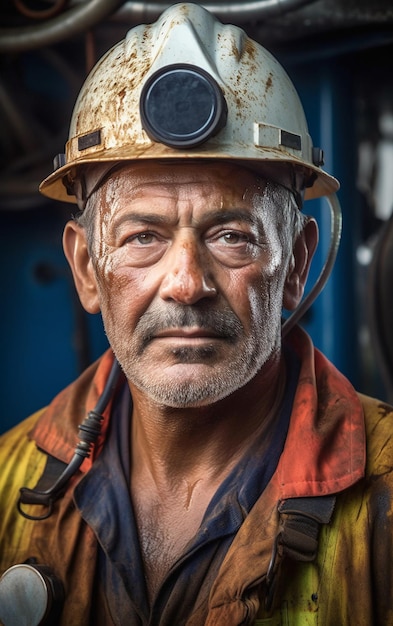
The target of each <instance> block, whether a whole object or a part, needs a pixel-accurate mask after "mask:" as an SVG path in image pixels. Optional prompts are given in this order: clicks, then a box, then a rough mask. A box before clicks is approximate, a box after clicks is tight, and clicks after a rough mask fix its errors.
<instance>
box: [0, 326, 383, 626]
mask: <svg viewBox="0 0 393 626" xmlns="http://www.w3.org/2000/svg"><path fill="white" fill-rule="evenodd" d="M289 343H290V344H291V347H292V349H294V350H295V352H296V353H297V354H298V356H299V358H300V360H301V369H300V374H299V381H298V387H297V391H296V394H295V399H294V403H293V409H292V414H291V419H290V427H289V431H288V435H287V439H286V443H285V447H284V451H283V453H282V455H281V458H280V461H279V464H278V466H277V469H276V471H275V473H274V475H273V478H272V479H271V481H270V483H269V484H268V486H267V488H266V489H265V490H264V491H263V493H262V494H261V495H260V497H259V499H258V500H257V502H256V504H255V505H254V507H253V508H252V510H251V511H250V513H249V514H248V516H247V517H246V519H245V521H244V523H243V525H242V526H241V528H240V530H239V532H238V534H237V535H236V537H235V539H234V541H233V543H232V545H231V547H230V548H229V550H228V553H227V555H226V557H225V558H224V561H223V563H222V565H221V567H220V569H219V572H218V575H217V576H216V577H215V580H213V581H211V584H210V585H209V593H208V594H207V596H206V597H202V598H201V597H200V598H198V601H197V602H196V604H195V606H190V611H189V618H188V620H187V621H186V624H185V625H184V626H202V625H203V624H204V625H206V626H240V625H247V624H248V625H258V626H261V625H266V626H278V625H282V626H306V625H310V626H311V625H317V624H318V625H320V626H344V625H345V626H393V581H392V573H393V558H392V557H393V554H392V535H393V523H392V521H393V520H392V507H393V505H392V491H393V479H392V465H393V437H392V432H393V414H392V409H391V408H390V407H389V406H386V405H385V404H384V403H382V402H379V401H377V400H374V399H371V398H367V397H365V396H362V395H359V394H357V393H355V391H354V390H353V388H352V386H351V385H350V383H349V382H348V381H347V380H346V379H345V378H344V377H343V376H342V375H341V374H340V373H339V372H337V370H336V369H335V368H334V367H333V366H332V365H331V364H330V363H329V362H328V361H327V360H326V359H325V357H324V356H323V355H322V354H321V353H319V352H318V351H317V350H315V349H314V348H313V346H312V343H311V340H310V339H309V337H308V336H307V335H306V334H305V333H304V332H303V331H301V330H300V329H295V330H294V331H292V332H291V334H290V337H289ZM112 360H113V356H112V354H111V353H110V352H107V353H106V354H105V355H104V356H103V357H102V359H100V361H99V362H97V363H96V364H94V365H93V366H92V367H91V368H89V370H87V371H86V372H85V373H84V374H83V375H82V376H81V377H80V379H78V381H76V382H75V383H73V384H72V385H71V386H70V387H69V388H67V389H66V390H64V391H63V392H62V393H61V394H60V395H59V396H58V397H57V398H55V400H54V401H53V402H52V403H51V405H50V406H49V407H48V408H47V409H45V410H43V411H40V412H39V413H37V414H35V415H33V416H32V417H31V418H29V419H28V420H26V421H25V422H23V423H21V424H19V425H18V426H16V427H15V428H14V429H13V430H12V431H10V432H9V433H7V434H6V435H4V436H3V437H1V438H0V467H1V474H0V574H1V573H2V572H3V571H5V570H6V569H7V568H8V567H10V566H11V565H14V564H16V563H21V562H23V561H25V560H26V559H27V558H31V557H35V558H36V559H37V561H38V562H39V563H43V564H45V565H48V566H50V567H51V568H52V569H53V570H54V572H55V573H56V574H57V576H58V577H59V578H60V579H61V580H62V581H63V583H64V585H65V593H66V602H65V606H64V610H63V613H62V619H61V623H60V624H59V626H89V625H91V626H101V625H105V626H110V625H112V624H113V622H112V621H111V618H110V617H109V615H106V614H105V610H103V611H102V612H100V614H97V612H95V610H94V606H95V604H97V597H98V595H99V593H100V592H99V590H98V589H97V588H96V584H95V574H96V557H97V543H96V539H95V536H94V533H93V532H92V530H91V529H90V528H89V527H88V526H87V525H86V524H85V523H84V521H83V520H82V519H81V517H80V515H79V512H78V511H77V509H76V507H75V504H74V501H73V490H74V488H75V485H76V484H77V483H78V482H79V480H80V479H81V477H82V476H83V475H84V474H85V473H86V472H88V471H89V468H90V467H91V464H92V463H93V462H94V460H95V458H96V457H97V456H98V455H99V454H100V450H101V449H102V446H103V444H104V442H105V435H106V431H107V426H108V422H109V419H110V413H111V407H110V406H109V407H108V409H107V411H106V413H105V420H104V425H103V431H102V435H101V438H100V440H99V441H98V443H97V445H96V447H95V450H94V452H93V454H92V458H91V459H87V460H85V461H84V463H83V465H82V467H81V471H80V472H79V473H78V475H77V476H75V477H74V478H73V479H72V481H71V482H70V484H69V486H68V488H67V490H66V492H65V494H64V497H63V498H62V499H61V500H59V501H58V502H57V504H56V506H55V510H54V513H53V515H52V516H51V517H50V518H48V519H46V520H43V521H39V522H36V521H31V520H26V519H24V518H22V517H21V516H20V514H19V513H18V511H17V506H16V503H17V500H18V495H19V489H20V487H22V486H27V487H31V488H32V487H34V486H35V485H36V483H37V482H38V479H39V478H40V476H41V475H42V473H43V471H44V467H45V463H46V459H47V453H48V454H50V455H52V456H55V457H57V458H59V459H61V460H62V461H64V462H69V461H70V459H71V457H72V456H73V450H74V447H75V444H76V442H77V425H78V424H80V423H81V421H82V420H83V418H84V416H85V414H86V412H87V411H88V410H91V409H92V408H93V407H94V405H95V403H96V401H97V398H98V396H99V394H100V393H101V392H102V389H103V387H104V384H105V381H106V379H107V377H108V372H109V370H110V367H111V363H112ZM329 494H336V505H335V509H334V512H333V516H332V519H331V521H330V523H329V524H326V525H322V527H321V531H320V536H319V544H318V551H317V556H316V559H315V560H314V561H313V562H302V561H297V560H293V559H291V558H288V557H287V556H285V555H282V554H280V553H279V554H278V558H277V561H276V564H275V572H274V588H273V589H272V590H271V598H272V602H271V607H270V608H266V602H265V600H266V599H265V595H266V572H267V570H268V568H269V563H270V560H271V556H272V550H273V545H274V543H275V539H276V537H277V535H278V534H279V533H280V528H281V518H280V515H279V512H278V507H279V504H280V503H281V502H282V501H285V500H286V499H288V498H304V497H307V498H309V497H320V496H325V495H329ZM31 512H33V507H32V508H31ZM100 606H101V605H100ZM102 606H104V603H103V604H102ZM130 626H132V625H130ZM174 626H176V625H174Z"/></svg>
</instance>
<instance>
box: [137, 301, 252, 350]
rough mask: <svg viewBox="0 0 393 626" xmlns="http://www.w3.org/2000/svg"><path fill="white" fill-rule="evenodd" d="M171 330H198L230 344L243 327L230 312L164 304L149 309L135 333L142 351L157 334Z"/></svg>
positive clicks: (206, 307)
mask: <svg viewBox="0 0 393 626" xmlns="http://www.w3.org/2000/svg"><path fill="white" fill-rule="evenodd" d="M172 328H201V329H203V330H204V331H207V332H209V333H212V335H214V336H217V337H221V338H223V339H226V340H227V341H229V342H230V343H234V342H235V341H236V340H237V339H238V337H239V336H240V335H241V334H242V332H243V325H242V323H241V321H240V320H239V318H238V317H237V315H236V314H235V313H234V312H233V311H232V309H229V308H223V309H217V308H212V307H210V306H209V307H208V306H203V307H202V306H192V305H187V307H183V306H180V305H177V304H167V305H165V308H161V307H160V308H159V309H158V308H151V309H149V310H147V311H146V312H145V313H144V314H143V315H142V316H141V317H140V318H139V321H138V323H137V325H136V327H135V331H134V334H135V335H136V336H137V337H138V339H139V344H140V346H141V351H143V350H144V348H145V347H146V346H147V344H148V343H149V342H150V341H151V340H152V339H154V337H155V336H156V335H157V334H158V333H161V332H165V331H166V330H170V329H172Z"/></svg>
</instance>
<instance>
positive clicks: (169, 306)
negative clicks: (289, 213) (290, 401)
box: [90, 162, 291, 407]
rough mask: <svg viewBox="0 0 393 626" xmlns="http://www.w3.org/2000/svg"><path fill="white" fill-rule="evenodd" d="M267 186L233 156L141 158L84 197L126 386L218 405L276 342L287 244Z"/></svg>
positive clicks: (183, 401)
mask: <svg viewBox="0 0 393 626" xmlns="http://www.w3.org/2000/svg"><path fill="white" fill-rule="evenodd" d="M265 187H266V186H265V183H264V182H261V181H260V180H259V179H257V178H256V176H254V174H252V173H251V172H249V171H248V170H246V169H243V168H239V167H238V166H236V167H235V166H233V165H230V164H223V163H217V164H214V165H212V164H203V163H195V162H193V163H181V164H176V165H174V164H161V163H148V162H144V163H139V164H137V165H135V164H134V165H130V166H126V167H124V168H122V169H121V170H119V171H117V172H116V173H115V174H113V176H112V177H111V178H110V179H109V180H107V181H106V182H105V183H104V184H103V186H102V187H101V188H100V189H99V190H98V191H97V192H96V194H95V195H94V196H93V198H92V199H91V200H90V201H91V202H93V203H94V210H95V212H96V214H97V222H96V243H95V246H94V250H93V258H92V260H93V266H94V273H95V281H96V284H97V292H98V299H99V303H100V308H101V312H102V317H103V321H104V325H105V330H106V333H107V336H108V339H109V341H110V344H111V346H112V348H113V351H114V353H115V355H116V357H117V359H118V361H119V363H120V364H121V366H122V368H123V370H124V372H125V374H126V376H127V378H128V380H129V381H130V384H131V386H133V385H135V386H136V387H137V388H139V389H140V390H142V391H143V393H145V394H146V395H147V396H148V397H149V398H150V399H151V400H153V401H154V402H157V403H159V404H160V405H167V406H172V407H187V406H188V407H191V406H203V405H208V404H211V403H213V402H216V401H218V400H220V399H222V398H224V397H226V396H228V395H229V394H232V393H234V392H236V391H237V390H238V389H240V388H242V387H243V386H244V385H245V384H246V383H248V382H249V381H250V380H251V379H253V378H254V377H255V376H256V374H257V373H258V372H259V371H260V370H261V368H263V366H265V365H266V364H267V363H268V361H269V359H270V358H271V357H272V356H273V355H275V354H276V353H277V351H278V350H279V347H280V326H281V321H280V320H281V309H282V300H283V288H284V281H285V277H286V272H287V268H288V262H289V258H290V256H291V246H290V245H288V246H285V248H286V249H284V246H283V243H282V238H280V237H279V228H278V224H277V215H276V210H275V206H274V204H273V202H272V200H271V199H270V198H269V194H268V193H267V189H266V188H265ZM284 197H286V196H284Z"/></svg>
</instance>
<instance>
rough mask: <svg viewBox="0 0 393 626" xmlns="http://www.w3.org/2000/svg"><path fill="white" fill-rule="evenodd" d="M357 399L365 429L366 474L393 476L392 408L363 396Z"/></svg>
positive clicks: (375, 399)
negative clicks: (361, 408) (360, 405)
mask: <svg viewBox="0 0 393 626" xmlns="http://www.w3.org/2000/svg"><path fill="white" fill-rule="evenodd" d="M359 399H360V401H361V403H362V406H363V411H364V419H365V427H366V437H367V447H366V450H367V474H369V475H373V476H377V475H386V474H387V473H391V474H392V476H393V473H392V468H393V437H392V433H393V406H391V405H390V404H388V403H386V402H384V401H382V400H378V399H377V398H372V397H370V396H366V395H363V394H359Z"/></svg>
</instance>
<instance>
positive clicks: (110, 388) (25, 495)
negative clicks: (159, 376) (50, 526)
mask: <svg viewBox="0 0 393 626" xmlns="http://www.w3.org/2000/svg"><path fill="white" fill-rule="evenodd" d="M120 371H121V370H120V366H119V364H118V362H117V361H116V359H115V361H114V363H113V365H112V369H111V372H110V374H109V378H108V381H107V383H106V385H105V389H104V391H103V393H102V395H101V397H100V398H99V400H98V402H97V405H96V406H95V408H94V409H93V410H92V411H89V413H88V415H87V417H86V418H85V419H84V421H83V422H82V424H81V425H80V426H79V433H80V434H79V439H80V441H79V442H78V443H77V445H76V447H75V453H74V456H73V458H72V459H71V461H70V463H69V464H68V465H67V467H66V468H65V470H64V471H63V472H62V473H61V475H60V476H59V478H58V479H57V480H55V482H54V484H53V485H52V486H51V487H50V488H49V489H46V490H44V491H41V490H40V489H37V487H36V488H35V489H29V488H28V487H22V488H21V489H20V496H19V500H18V505H17V506H18V511H19V513H20V514H21V515H23V517H25V518H26V519H30V520H35V521H37V520H44V519H47V518H48V517H50V515H51V514H52V511H53V505H54V503H55V502H56V500H58V499H59V498H61V496H62V495H63V491H64V489H65V487H66V485H67V483H68V481H69V480H70V479H71V478H72V476H74V474H75V473H76V472H77V471H78V469H79V468H80V466H81V465H82V463H83V461H84V460H85V459H86V458H87V457H89V456H90V453H91V449H92V447H93V445H94V444H95V443H96V441H97V439H98V437H99V435H100V432H101V424H102V421H103V419H104V417H103V415H102V414H103V412H104V411H105V409H106V407H107V405H108V402H109V400H110V399H111V397H112V395H113V393H114V391H115V387H116V384H117V381H118V379H119V375H120ZM23 504H39V505H41V506H45V507H46V509H47V510H46V512H45V513H43V514H42V515H30V514H29V513H26V511H24V510H23V508H22V505H23Z"/></svg>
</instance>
